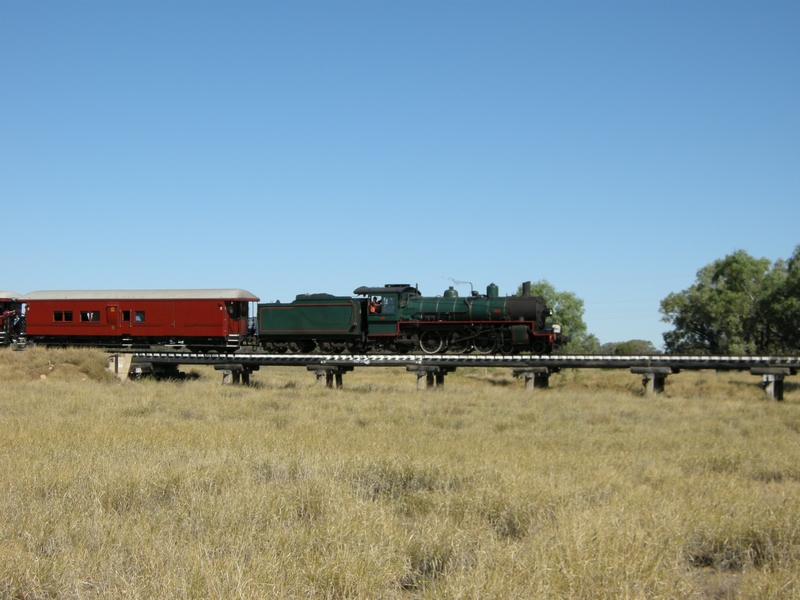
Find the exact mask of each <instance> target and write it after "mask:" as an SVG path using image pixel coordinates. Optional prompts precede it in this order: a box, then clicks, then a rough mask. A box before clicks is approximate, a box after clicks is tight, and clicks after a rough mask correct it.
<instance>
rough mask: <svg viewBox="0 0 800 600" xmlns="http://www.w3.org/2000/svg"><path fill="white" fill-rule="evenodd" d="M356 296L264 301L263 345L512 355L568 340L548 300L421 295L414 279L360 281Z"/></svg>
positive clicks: (492, 289) (551, 348)
mask: <svg viewBox="0 0 800 600" xmlns="http://www.w3.org/2000/svg"><path fill="white" fill-rule="evenodd" d="M353 294H355V295H356V296H358V297H355V298H353V297H350V296H333V295H331V294H301V295H299V296H297V297H296V298H295V300H294V302H291V303H281V302H274V303H265V304H259V305H258V312H257V327H256V329H257V332H256V333H257V336H258V343H259V344H260V345H261V346H262V347H263V348H264V350H266V351H267V352H277V353H282V352H291V353H298V352H299V353H307V352H312V351H314V350H315V349H319V350H320V351H322V352H325V353H345V352H347V353H353V354H360V353H368V352H391V353H407V352H415V351H417V352H422V353H424V354H441V353H445V352H450V353H453V354H465V353H468V352H473V351H474V352H477V353H480V354H495V353H503V354H513V353H518V352H531V353H533V354H550V353H553V352H559V351H560V350H561V347H562V345H563V344H564V343H565V342H566V340H565V339H564V336H563V335H562V334H561V327H560V326H559V325H548V324H547V318H548V317H549V316H551V315H552V314H553V311H552V310H551V309H550V308H548V306H547V304H546V303H545V301H544V299H543V298H542V297H540V296H532V295H531V291H530V282H525V283H523V284H522V295H521V296H505V297H501V296H500V294H499V290H498V287H497V286H496V285H495V284H491V285H489V286H488V287H487V289H486V294H485V295H481V294H479V293H478V292H474V291H473V292H472V294H471V295H470V296H466V297H460V296H459V295H458V292H457V291H456V290H455V289H453V288H452V287H450V288H449V289H448V290H446V291H445V292H444V295H442V296H436V297H430V296H423V295H422V294H420V292H419V290H418V289H417V288H416V287H414V286H411V285H410V284H388V285H384V286H383V287H360V288H357V289H356V290H355V291H354V292H353Z"/></svg>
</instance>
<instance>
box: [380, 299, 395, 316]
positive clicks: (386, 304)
mask: <svg viewBox="0 0 800 600" xmlns="http://www.w3.org/2000/svg"><path fill="white" fill-rule="evenodd" d="M381 314H384V315H393V314H394V296H384V297H383V302H382V303H381Z"/></svg>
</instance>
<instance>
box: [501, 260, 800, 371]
mask: <svg viewBox="0 0 800 600" xmlns="http://www.w3.org/2000/svg"><path fill="white" fill-rule="evenodd" d="M517 293H518V295H519V294H521V293H522V288H520V290H519V291H518V292H517ZM531 293H532V294H533V295H534V296H542V297H544V299H545V301H546V302H547V304H548V306H550V307H551V308H552V309H553V317H552V319H551V322H553V323H559V324H560V325H561V327H562V331H563V333H564V334H565V335H567V336H569V337H570V341H569V342H568V343H567V344H566V346H565V348H564V352H566V353H567V354H623V355H625V354H656V353H658V350H657V349H656V348H655V347H654V346H653V344H652V343H651V342H649V341H646V340H629V341H627V342H611V343H606V344H602V345H601V344H600V341H599V340H598V339H597V337H596V336H595V335H594V334H592V333H589V331H588V328H587V326H586V323H585V322H584V320H583V313H584V305H583V300H582V299H581V298H579V297H578V296H577V295H576V294H575V293H573V292H564V291H559V290H556V289H555V287H554V286H553V285H552V284H550V283H549V282H548V281H547V280H540V281H537V282H536V283H534V284H532V285H531ZM659 312H660V313H661V315H662V318H661V320H662V321H664V322H666V323H669V324H671V325H672V330H671V331H668V332H666V333H664V348H665V351H666V352H667V353H668V354H797V353H799V352H800V245H798V246H797V247H796V248H795V249H794V252H793V253H792V255H791V256H790V257H789V259H788V260H782V259H780V260H777V261H775V262H774V263H772V262H771V261H770V260H769V259H766V258H754V257H752V256H750V255H749V254H748V253H747V252H745V251H744V250H737V251H735V252H733V253H732V254H729V255H727V256H725V258H721V259H718V260H715V261H714V262H712V263H710V264H708V265H706V266H704V267H703V268H701V269H700V270H699V271H698V272H697V279H696V281H695V282H694V284H692V285H691V286H690V287H689V288H687V289H685V290H682V291H680V292H675V293H672V294H670V295H669V296H667V297H666V298H664V299H663V300H662V301H661V305H660V308H659Z"/></svg>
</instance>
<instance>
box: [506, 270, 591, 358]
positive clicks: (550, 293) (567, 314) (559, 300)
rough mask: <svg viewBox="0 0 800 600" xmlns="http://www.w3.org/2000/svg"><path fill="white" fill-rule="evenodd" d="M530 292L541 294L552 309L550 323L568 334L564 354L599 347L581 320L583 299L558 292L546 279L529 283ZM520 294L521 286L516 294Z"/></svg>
mask: <svg viewBox="0 0 800 600" xmlns="http://www.w3.org/2000/svg"><path fill="white" fill-rule="evenodd" d="M531 294H532V295H534V296H542V297H543V298H544V300H545V302H547V306H549V307H550V308H552V309H553V316H552V317H550V322H551V323H557V324H559V325H561V332H562V333H563V334H564V335H565V336H569V340H570V341H569V342H567V344H566V345H565V346H564V352H565V353H566V354H594V353H595V352H597V350H598V349H599V348H600V342H599V341H598V339H597V337H595V336H594V334H591V333H589V332H588V329H587V327H586V323H584V322H583V312H584V309H583V300H582V299H581V298H578V296H576V295H575V294H574V293H573V292H559V291H558V290H556V288H555V287H553V285H552V284H551V283H550V282H549V281H547V280H546V279H542V280H540V281H537V282H536V283H532V284H531ZM521 295H522V286H520V287H519V289H518V290H517V296H521Z"/></svg>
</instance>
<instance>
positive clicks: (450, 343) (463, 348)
mask: <svg viewBox="0 0 800 600" xmlns="http://www.w3.org/2000/svg"><path fill="white" fill-rule="evenodd" d="M469 347H470V341H469V335H468V334H466V333H464V332H462V331H453V332H452V333H450V335H448V336H447V349H448V350H450V352H452V353H453V354H464V353H465V352H467V351H468V350H469Z"/></svg>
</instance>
